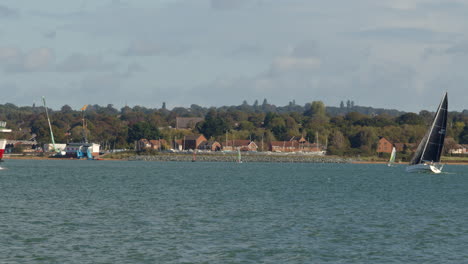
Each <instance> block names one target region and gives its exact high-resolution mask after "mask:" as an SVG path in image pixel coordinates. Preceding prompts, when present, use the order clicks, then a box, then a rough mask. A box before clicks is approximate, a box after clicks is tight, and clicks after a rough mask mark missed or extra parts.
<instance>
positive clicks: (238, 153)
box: [237, 149, 242, 163]
mask: <svg viewBox="0 0 468 264" xmlns="http://www.w3.org/2000/svg"><path fill="white" fill-rule="evenodd" d="M237 163H242V159H241V152H240V149H237Z"/></svg>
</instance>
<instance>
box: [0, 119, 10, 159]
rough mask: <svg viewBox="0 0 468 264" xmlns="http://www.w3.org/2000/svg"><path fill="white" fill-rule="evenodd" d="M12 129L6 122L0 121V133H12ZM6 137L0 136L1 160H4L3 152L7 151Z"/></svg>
mask: <svg viewBox="0 0 468 264" xmlns="http://www.w3.org/2000/svg"><path fill="white" fill-rule="evenodd" d="M10 132H11V129H8V128H6V122H5V121H0V133H10ZM5 147H6V139H4V138H0V161H3V154H4V153H5Z"/></svg>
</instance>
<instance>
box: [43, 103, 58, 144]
mask: <svg viewBox="0 0 468 264" xmlns="http://www.w3.org/2000/svg"><path fill="white" fill-rule="evenodd" d="M42 102H43V103H44V108H45V112H46V116H47V123H49V129H50V137H51V139H52V146H53V148H54V152H58V151H57V148H56V147H55V140H54V132H53V131H52V125H51V124H50V118H49V112H48V111H47V106H46V100H45V97H44V96H42Z"/></svg>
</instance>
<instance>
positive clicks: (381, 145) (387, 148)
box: [377, 137, 393, 153]
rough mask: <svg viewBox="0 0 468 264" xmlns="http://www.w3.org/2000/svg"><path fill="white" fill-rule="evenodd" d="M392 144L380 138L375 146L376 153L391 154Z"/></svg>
mask: <svg viewBox="0 0 468 264" xmlns="http://www.w3.org/2000/svg"><path fill="white" fill-rule="evenodd" d="M392 148H393V143H392V142H390V141H388V140H387V139H386V138H384V137H382V138H380V139H379V142H378V144H377V153H392Z"/></svg>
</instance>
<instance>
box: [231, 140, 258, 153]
mask: <svg viewBox="0 0 468 264" xmlns="http://www.w3.org/2000/svg"><path fill="white" fill-rule="evenodd" d="M238 149H240V150H241V151H257V149H258V146H257V144H255V142H253V141H250V140H248V139H246V140H243V139H237V140H228V141H227V142H225V143H224V145H223V150H227V151H233V150H238Z"/></svg>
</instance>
